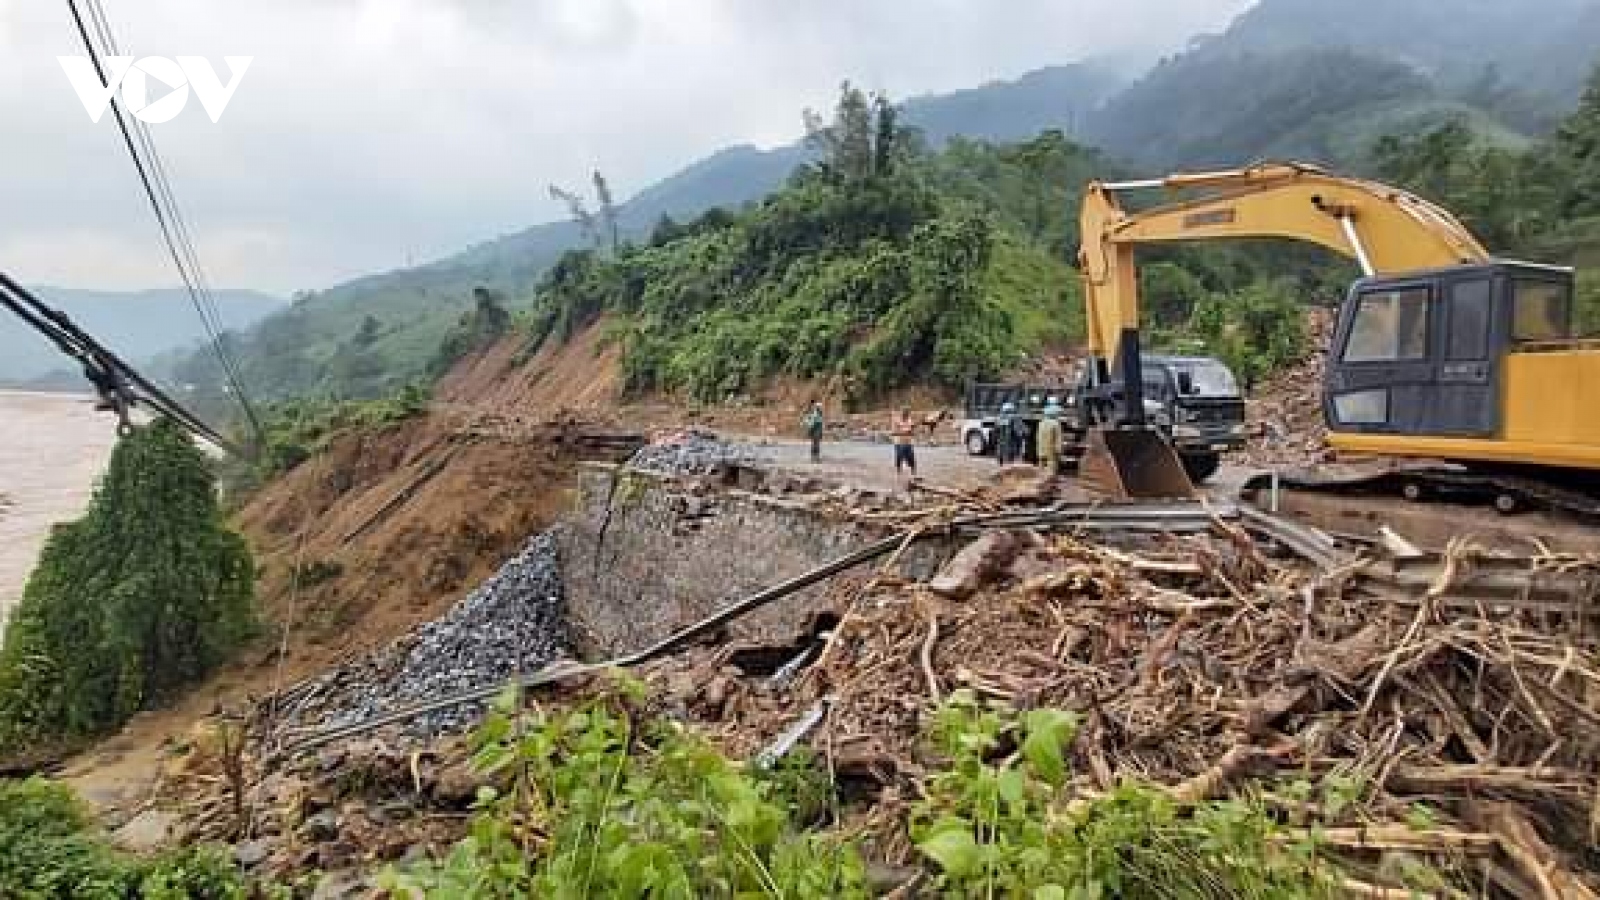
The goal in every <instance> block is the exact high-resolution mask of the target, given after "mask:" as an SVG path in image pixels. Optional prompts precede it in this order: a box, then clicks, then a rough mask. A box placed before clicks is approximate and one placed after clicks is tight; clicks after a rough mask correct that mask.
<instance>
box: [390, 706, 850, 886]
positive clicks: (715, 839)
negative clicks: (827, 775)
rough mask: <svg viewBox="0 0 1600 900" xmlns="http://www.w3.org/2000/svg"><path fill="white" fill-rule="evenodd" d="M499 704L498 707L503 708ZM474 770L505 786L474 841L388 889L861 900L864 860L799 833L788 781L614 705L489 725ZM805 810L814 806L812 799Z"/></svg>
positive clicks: (396, 875)
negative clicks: (757, 774) (761, 774)
mask: <svg viewBox="0 0 1600 900" xmlns="http://www.w3.org/2000/svg"><path fill="white" fill-rule="evenodd" d="M504 708H505V704H502V710H503V709H504ZM475 762H476V763H477V765H478V768H479V769H480V771H482V772H483V773H485V775H486V776H490V775H492V776H498V779H499V781H501V782H502V783H505V784H508V785H509V786H508V787H507V788H506V789H505V790H504V792H497V791H495V790H493V789H490V788H484V789H482V791H481V793H480V795H479V802H478V814H477V815H476V817H475V818H474V819H473V823H472V827H471V834H470V836H469V837H467V838H466V839H464V840H463V841H461V842H460V843H459V844H457V845H456V847H455V848H454V850H453V851H452V852H451V853H450V855H449V856H448V857H447V858H446V859H444V860H443V861H441V862H438V863H435V864H431V865H425V866H420V867H416V868H412V869H409V870H407V871H403V872H402V871H397V870H390V871H388V872H386V873H385V875H384V878H383V883H384V885H385V886H386V887H387V888H388V889H389V890H392V891H394V892H396V893H397V894H399V895H401V896H427V897H464V896H471V897H486V898H493V897H530V896H531V897H554V898H567V897H571V898H582V897H641V896H651V897H663V898H668V897H681V898H692V897H705V896H720V897H729V896H765V897H780V896H781V897H792V898H819V900H820V898H832V897H865V896H866V895H867V894H866V887H865V883H864V881H865V874H864V869H863V866H862V863H861V860H860V858H859V857H858V856H857V855H856V854H855V852H854V851H853V850H852V849H851V848H849V847H848V846H846V845H845V844H843V843H842V842H841V841H839V840H836V839H833V838H829V837H824V836H820V835H816V834H807V833H804V832H802V831H801V830H800V829H799V828H798V827H797V826H796V823H795V821H794V820H793V818H792V816H791V809H793V808H794V807H795V803H796V800H797V799H802V800H803V799H806V797H807V796H808V795H807V794H805V793H804V792H803V786H804V785H807V784H814V780H810V779H806V778H804V777H796V776H795V775H794V774H793V773H792V771H791V772H789V773H788V774H785V775H784V776H782V777H780V778H774V779H769V780H761V779H757V778H754V777H752V776H751V775H749V774H748V773H747V772H745V771H744V770H742V769H741V768H740V767H738V766H736V765H735V764H733V763H730V762H729V761H728V760H726V759H724V758H723V757H722V756H721V755H719V754H718V753H716V752H715V751H714V750H712V749H711V748H710V747H709V746H708V745H706V743H705V742H704V741H702V740H700V739H699V738H696V737H693V736H691V735H690V734H688V733H687V732H685V731H684V730H683V729H682V727H681V726H679V725H676V724H674V723H670V722H666V721H662V720H643V721H641V720H640V719H638V718H637V717H636V715H635V713H634V712H633V711H632V710H630V709H628V708H626V707H625V706H619V705H616V704H614V703H598V704H595V705H592V706H589V707H587V708H584V709H581V710H578V711H574V712H568V713H561V714H556V715H550V716H544V715H537V714H533V715H529V716H525V717H513V716H511V715H509V714H507V713H506V712H503V711H502V712H497V713H494V714H492V715H491V716H490V717H489V718H488V719H487V720H486V721H485V724H484V726H483V728H482V730H481V731H480V733H479V734H478V737H477V755H476V757H475ZM810 808H812V809H814V808H815V802H814V797H813V800H812V802H811V803H810Z"/></svg>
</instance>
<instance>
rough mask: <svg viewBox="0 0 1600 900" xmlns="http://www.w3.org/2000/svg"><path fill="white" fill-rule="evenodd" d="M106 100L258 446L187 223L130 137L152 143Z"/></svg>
mask: <svg viewBox="0 0 1600 900" xmlns="http://www.w3.org/2000/svg"><path fill="white" fill-rule="evenodd" d="M88 3H89V5H90V7H91V16H95V15H97V16H98V17H97V18H95V26H96V30H97V31H99V32H100V33H101V35H102V37H103V39H104V40H105V41H107V42H109V41H110V32H109V28H108V27H107V26H106V22H105V15H104V10H103V9H100V8H99V7H98V6H97V0H88ZM67 7H68V9H69V11H70V12H71V13H72V19H73V22H74V24H75V25H76V27H77V31H78V36H79V37H80V38H81V39H82V41H83V45H84V49H85V50H86V51H87V52H88V54H89V61H90V63H91V64H92V65H93V67H94V71H95V74H96V76H97V77H98V78H99V79H100V83H101V85H102V86H103V87H106V88H108V89H109V88H110V82H109V80H108V79H107V78H106V74H105V68H104V66H103V65H102V64H101V60H100V57H101V51H100V48H98V47H96V44H95V41H94V39H93V38H92V37H91V36H90V33H89V27H88V26H87V25H86V23H85V21H84V16H83V13H82V12H81V11H80V9H79V8H78V3H77V0H67ZM108 47H112V48H114V44H109V43H108ZM110 105H111V111H112V114H113V116H114V118H115V119H116V123H117V130H118V131H119V132H121V134H122V141H123V144H124V145H125V146H126V148H127V150H128V155H129V157H130V158H131V159H132V160H133V165H134V169H135V171H136V172H137V173H138V176H139V181H140V183H141V184H142V185H143V186H144V191H145V195H146V197H147V198H148V199H149V200H150V205H151V207H152V209H153V211H154V212H155V216H156V224H157V225H158V226H159V228H160V230H161V236H162V239H163V241H164V242H165V243H166V245H167V250H168V252H169V254H170V255H171V257H172V261H173V264H174V265H175V266H176V267H177V270H178V276H179V278H180V279H181V280H182V281H183V284H184V287H185V288H186V289H187V291H188V293H189V298H190V301H191V302H192V303H193V304H194V307H195V311H196V312H197V313H198V314H199V315H200V319H201V323H202V325H204V326H205V330H206V333H207V337H208V339H209V341H210V344H211V348H212V351H213V352H214V354H215V355H216V357H217V361H218V363H219V364H220V365H221V367H222V370H223V377H224V379H225V380H226V381H227V382H228V385H229V387H230V389H231V390H232V392H233V395H234V399H235V401H236V402H237V403H238V404H239V407H240V409H241V411H242V412H243V413H244V417H245V420H246V424H247V426H248V427H249V429H250V431H251V433H252V435H253V437H254V439H255V442H256V445H257V446H258V447H259V446H264V445H265V429H264V428H263V427H262V425H261V420H260V418H259V417H258V416H257V415H256V411H255V407H254V405H253V404H252V403H251V402H250V398H249V394H248V392H247V391H246V390H245V387H244V383H243V381H242V379H241V378H240V377H239V374H240V373H239V371H238V368H237V366H236V365H235V363H234V362H233V360H232V358H231V356H230V354H229V353H228V351H227V348H226V347H225V345H224V343H223V341H222V338H221V334H220V328H219V327H218V325H219V321H218V320H217V319H216V307H215V302H214V300H211V299H210V298H209V297H204V296H202V287H201V285H202V279H203V276H199V277H197V271H198V258H197V257H196V255H195V254H194V249H193V246H192V244H190V243H188V242H187V241H186V240H180V238H184V239H186V238H187V236H188V235H187V229H184V228H183V227H182V223H181V221H178V220H179V217H178V215H177V212H178V211H177V208H176V205H175V204H173V205H172V206H171V208H170V209H169V208H168V206H167V205H166V204H164V203H163V202H162V198H163V197H166V198H171V197H172V192H171V187H170V185H169V184H168V183H167V182H166V180H165V178H164V176H165V171H164V169H161V170H158V171H156V172H155V175H156V178H155V179H152V172H151V170H150V168H147V166H146V164H145V162H144V160H143V159H142V158H141V156H140V153H139V149H138V146H137V145H136V143H142V144H144V145H145V146H146V147H148V148H149V149H150V151H151V152H152V154H153V151H154V143H153V141H152V140H151V138H150V135H149V133H148V132H139V130H138V129H137V128H135V129H133V130H130V129H129V127H128V122H127V119H126V118H125V117H124V116H123V114H122V108H121V105H120V104H119V103H118V102H117V99H116V97H115V95H114V94H113V95H112V96H111V98H110ZM135 133H139V134H140V139H139V140H138V141H137V142H136V140H135V137H134V134H135ZM158 163H159V158H158V157H156V158H155V161H154V162H152V167H153V166H155V165H157V164H158ZM158 184H159V185H160V186H159V187H158V186H157V185H158ZM191 262H192V263H193V266H191V265H190V263H191ZM192 270H193V271H192Z"/></svg>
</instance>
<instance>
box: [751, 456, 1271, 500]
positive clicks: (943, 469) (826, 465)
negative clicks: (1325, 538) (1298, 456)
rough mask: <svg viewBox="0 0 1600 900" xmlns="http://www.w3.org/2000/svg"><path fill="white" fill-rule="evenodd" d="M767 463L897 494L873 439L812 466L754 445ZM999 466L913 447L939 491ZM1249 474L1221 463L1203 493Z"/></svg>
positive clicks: (985, 479)
mask: <svg viewBox="0 0 1600 900" xmlns="http://www.w3.org/2000/svg"><path fill="white" fill-rule="evenodd" d="M758 446H759V447H760V449H761V451H762V454H763V456H764V457H765V458H766V460H767V461H768V462H770V463H771V464H772V465H775V466H778V467H780V468H782V469H785V470H787V471H790V472H795V473H797V474H801V475H813V476H815V477H817V478H821V479H825V480H828V481H833V482H837V483H839V484H847V485H851V486H853V487H860V488H872V489H875V490H888V491H893V490H898V489H900V487H901V486H902V485H901V484H900V483H899V482H898V481H897V479H896V477H895V471H894V447H893V445H891V444H888V443H877V442H873V441H829V442H825V443H823V445H822V461H821V462H819V463H813V462H811V446H810V445H809V444H807V443H805V442H803V441H762V442H758ZM998 469H999V466H998V465H997V464H996V463H995V460H994V457H992V456H970V455H968V453H967V451H966V448H965V447H962V446H960V445H958V444H953V443H946V444H937V445H933V446H924V445H922V444H919V445H917V477H918V478H919V479H920V480H922V481H924V482H926V483H928V484H933V485H938V486H940V487H953V488H963V489H971V488H975V487H979V486H981V485H984V484H989V483H991V480H992V479H993V477H994V474H995V472H996V471H997V470H998ZM1253 472H1254V470H1252V469H1247V468H1242V467H1239V466H1230V465H1224V466H1223V467H1222V468H1221V469H1220V470H1219V471H1218V472H1217V474H1216V475H1215V476H1214V477H1213V478H1212V479H1211V480H1210V481H1208V482H1207V483H1206V484H1205V485H1204V488H1203V490H1204V491H1205V493H1206V494H1207V495H1208V496H1210V497H1213V498H1215V499H1218V500H1226V499H1233V498H1236V497H1237V496H1238V495H1239V490H1240V488H1241V487H1242V486H1243V485H1244V482H1245V481H1246V479H1247V478H1248V477H1249V476H1250V475H1251V474H1252V473H1253Z"/></svg>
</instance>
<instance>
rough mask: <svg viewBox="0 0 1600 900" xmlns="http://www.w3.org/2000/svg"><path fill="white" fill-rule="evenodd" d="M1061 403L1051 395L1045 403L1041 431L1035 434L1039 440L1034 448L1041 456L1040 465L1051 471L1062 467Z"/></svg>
mask: <svg viewBox="0 0 1600 900" xmlns="http://www.w3.org/2000/svg"><path fill="white" fill-rule="evenodd" d="M1061 413H1062V409H1061V404H1060V403H1058V402H1057V401H1056V398H1054V397H1051V398H1050V399H1049V400H1048V401H1046V402H1045V405H1044V418H1043V419H1040V420H1039V431H1038V434H1037V435H1036V436H1035V440H1036V441H1037V442H1038V443H1037V445H1036V446H1035V448H1034V452H1036V453H1037V454H1038V456H1039V465H1041V466H1044V467H1045V469H1046V470H1048V471H1050V472H1055V471H1058V470H1059V469H1060V467H1061Z"/></svg>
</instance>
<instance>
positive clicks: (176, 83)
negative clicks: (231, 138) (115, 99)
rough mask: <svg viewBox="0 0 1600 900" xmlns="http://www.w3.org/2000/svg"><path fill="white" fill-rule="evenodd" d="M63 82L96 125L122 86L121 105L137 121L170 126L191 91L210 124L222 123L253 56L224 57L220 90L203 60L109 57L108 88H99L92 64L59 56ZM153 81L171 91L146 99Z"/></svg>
mask: <svg viewBox="0 0 1600 900" xmlns="http://www.w3.org/2000/svg"><path fill="white" fill-rule="evenodd" d="M56 59H57V60H58V61H59V62H60V63H61V68H62V69H64V70H66V73H67V80H68V81H71V82H72V87H73V89H74V90H76V91H77V92H78V99H79V100H82V101H83V108H84V109H85V110H87V111H88V113H89V119H90V120H91V121H94V122H98V121H100V117H101V116H102V115H104V114H105V111H106V107H108V106H110V105H111V95H112V94H113V93H115V92H116V90H117V89H118V88H119V87H120V88H121V89H122V102H123V104H124V105H125V106H126V107H127V108H128V109H129V110H130V111H131V112H132V113H133V114H134V115H135V116H137V117H138V118H140V119H142V120H144V121H146V122H150V123H158V122H170V121H171V120H172V119H173V118H174V117H175V116H177V115H178V113H181V112H183V108H184V106H185V105H187V104H188V102H189V88H191V87H192V88H194V93H195V94H196V95H197V96H199V98H200V104H201V105H202V106H204V107H205V108H206V115H208V116H210V117H211V121H213V122H217V121H220V120H221V119H222V112H223V110H225V109H227V108H228V101H230V100H232V99H233V92H234V91H236V90H238V89H239V82H240V81H242V80H243V79H244V73H245V70H246V69H248V68H250V63H251V61H252V60H254V59H255V57H253V56H225V57H223V59H224V60H226V61H227V63H228V73H229V77H230V80H229V82H228V83H227V84H226V85H224V84H223V83H222V79H220V78H218V77H217V73H216V71H215V70H213V69H212V68H211V63H209V62H207V61H206V58H205V57H203V56H180V57H178V59H177V61H176V62H174V61H173V60H170V59H167V58H166V57H164V56H146V57H143V58H142V59H139V60H138V61H135V60H134V58H133V57H131V56H107V57H104V58H103V59H102V62H103V63H104V65H105V70H106V80H107V81H109V82H110V83H109V84H101V83H100V76H98V75H96V74H95V71H94V63H92V62H90V61H89V60H87V59H85V58H83V57H81V56H58V57H56ZM151 79H155V80H156V81H158V82H160V83H161V84H163V85H166V86H167V87H168V88H171V90H170V91H169V92H168V93H167V95H166V96H164V97H161V98H159V99H157V100H154V101H151V100H150V80H151Z"/></svg>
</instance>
